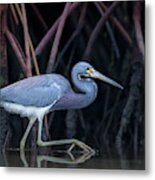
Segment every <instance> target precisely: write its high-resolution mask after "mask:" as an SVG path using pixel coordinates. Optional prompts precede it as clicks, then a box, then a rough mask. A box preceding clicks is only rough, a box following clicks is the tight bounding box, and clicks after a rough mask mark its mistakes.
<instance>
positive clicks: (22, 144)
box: [20, 117, 36, 151]
mask: <svg viewBox="0 0 155 180" xmlns="http://www.w3.org/2000/svg"><path fill="white" fill-rule="evenodd" d="M35 121H36V118H34V117H31V118H30V122H29V124H28V126H27V128H26V131H25V134H24V136H23V138H22V140H21V141H20V150H21V151H22V150H24V149H25V143H26V139H27V136H28V135H29V132H30V130H31V128H32V126H33V124H34V123H35Z"/></svg>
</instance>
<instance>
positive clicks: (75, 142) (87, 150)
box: [67, 139, 95, 154]
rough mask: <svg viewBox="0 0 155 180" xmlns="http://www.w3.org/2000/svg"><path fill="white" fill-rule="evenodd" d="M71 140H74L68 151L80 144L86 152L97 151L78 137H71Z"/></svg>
mask: <svg viewBox="0 0 155 180" xmlns="http://www.w3.org/2000/svg"><path fill="white" fill-rule="evenodd" d="M71 141H72V143H71V146H70V147H69V149H68V150H67V152H71V151H72V150H73V149H74V147H75V146H78V147H79V148H81V149H83V150H84V151H85V152H88V153H93V154H95V151H94V150H93V149H92V148H91V147H90V146H88V145H86V144H85V143H83V142H82V141H79V140H77V139H71Z"/></svg>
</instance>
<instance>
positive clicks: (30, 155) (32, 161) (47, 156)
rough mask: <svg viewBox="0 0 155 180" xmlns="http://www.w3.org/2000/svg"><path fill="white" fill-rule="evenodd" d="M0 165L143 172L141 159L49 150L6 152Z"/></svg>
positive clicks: (2, 155)
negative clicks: (21, 152)
mask: <svg viewBox="0 0 155 180" xmlns="http://www.w3.org/2000/svg"><path fill="white" fill-rule="evenodd" d="M0 156H1V157H0V163H1V164H0V165H1V166H6V167H42V168H82V169H126V170H127V169H133V170H144V169H145V162H144V159H143V158H136V159H134V158H132V157H131V155H130V154H128V155H127V154H126V155H123V154H122V155H121V156H120V154H119V155H118V154H117V153H115V152H113V154H111V155H109V154H106V153H96V154H95V155H93V154H91V153H81V152H73V153H65V152H64V151H58V150H56V151H54V150H51V149H50V148H47V149H41V150H40V149H39V151H25V152H24V153H23V154H20V152H19V151H18V150H14V151H6V152H4V153H1V155H0Z"/></svg>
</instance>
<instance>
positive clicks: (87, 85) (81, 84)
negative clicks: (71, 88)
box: [72, 75, 97, 108]
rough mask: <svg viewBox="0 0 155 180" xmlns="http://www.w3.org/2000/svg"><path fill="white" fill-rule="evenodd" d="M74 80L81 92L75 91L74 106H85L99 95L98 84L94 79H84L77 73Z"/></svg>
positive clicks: (73, 77)
mask: <svg viewBox="0 0 155 180" xmlns="http://www.w3.org/2000/svg"><path fill="white" fill-rule="evenodd" d="M72 81H73V83H74V85H75V86H76V88H78V90H79V91H80V93H74V95H73V99H74V102H75V103H74V105H73V106H72V108H84V107H87V106H89V105H90V104H91V103H92V102H93V101H94V100H95V99H96V96H97V85H96V83H95V82H94V81H93V80H90V81H82V80H79V79H78V76H77V75H73V76H72Z"/></svg>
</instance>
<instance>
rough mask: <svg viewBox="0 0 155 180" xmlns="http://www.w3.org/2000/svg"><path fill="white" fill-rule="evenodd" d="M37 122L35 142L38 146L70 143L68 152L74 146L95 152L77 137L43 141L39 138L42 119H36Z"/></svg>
mask: <svg viewBox="0 0 155 180" xmlns="http://www.w3.org/2000/svg"><path fill="white" fill-rule="evenodd" d="M38 122H39V127H38V139H37V144H38V146H54V145H55V146H56V145H71V148H69V150H68V152H70V151H71V150H72V149H73V148H74V146H75V145H76V146H78V147H80V148H81V149H83V150H84V151H85V152H91V153H93V154H94V153H95V151H94V150H93V149H92V148H91V147H89V146H88V145H86V144H85V143H83V142H81V141H79V140H77V139H63V140H53V141H48V142H43V141H42V139H41V132H42V126H43V120H42V119H38Z"/></svg>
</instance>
